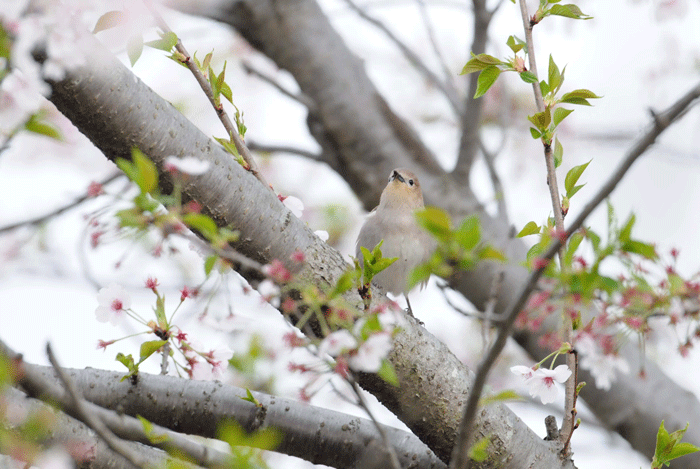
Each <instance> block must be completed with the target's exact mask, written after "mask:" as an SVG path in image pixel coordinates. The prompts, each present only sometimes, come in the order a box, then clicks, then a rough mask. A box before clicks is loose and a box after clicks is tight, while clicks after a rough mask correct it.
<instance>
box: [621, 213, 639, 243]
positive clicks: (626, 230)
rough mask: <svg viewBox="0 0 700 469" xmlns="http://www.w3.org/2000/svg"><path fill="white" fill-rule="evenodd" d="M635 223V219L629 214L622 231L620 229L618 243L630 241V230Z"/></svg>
mask: <svg viewBox="0 0 700 469" xmlns="http://www.w3.org/2000/svg"><path fill="white" fill-rule="evenodd" d="M636 221H637V217H636V216H635V215H634V213H632V214H630V217H629V218H628V219H627V221H626V222H625V224H624V226H623V227H622V229H620V241H622V242H623V243H624V242H626V241H629V240H630V238H631V235H632V228H633V227H634V223H635V222H636Z"/></svg>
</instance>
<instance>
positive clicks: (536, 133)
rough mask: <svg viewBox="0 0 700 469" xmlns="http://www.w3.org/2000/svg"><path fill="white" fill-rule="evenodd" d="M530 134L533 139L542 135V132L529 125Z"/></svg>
mask: <svg viewBox="0 0 700 469" xmlns="http://www.w3.org/2000/svg"><path fill="white" fill-rule="evenodd" d="M530 135H532V138H534V139H535V140H537V139H538V138H540V137H542V133H541V132H540V131H539V130H537V129H536V128H534V127H530Z"/></svg>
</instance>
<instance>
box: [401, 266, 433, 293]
mask: <svg viewBox="0 0 700 469" xmlns="http://www.w3.org/2000/svg"><path fill="white" fill-rule="evenodd" d="M432 273H433V270H432V269H431V268H430V265H428V264H421V265H419V266H418V267H416V268H415V269H413V270H412V271H411V273H409V274H408V279H407V280H406V286H407V288H408V289H409V290H412V289H413V287H415V286H416V285H418V284H419V283H423V282H425V281H427V280H428V279H429V278H430V274H432Z"/></svg>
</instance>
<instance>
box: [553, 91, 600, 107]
mask: <svg viewBox="0 0 700 469" xmlns="http://www.w3.org/2000/svg"><path fill="white" fill-rule="evenodd" d="M600 97H601V96H598V95H596V94H595V93H594V92H592V91H590V90H585V89H580V90H574V91H570V92H568V93H564V94H563V95H562V97H561V99H560V100H559V102H561V103H566V104H578V105H583V106H590V105H591V103H589V102H588V100H589V99H598V98H600Z"/></svg>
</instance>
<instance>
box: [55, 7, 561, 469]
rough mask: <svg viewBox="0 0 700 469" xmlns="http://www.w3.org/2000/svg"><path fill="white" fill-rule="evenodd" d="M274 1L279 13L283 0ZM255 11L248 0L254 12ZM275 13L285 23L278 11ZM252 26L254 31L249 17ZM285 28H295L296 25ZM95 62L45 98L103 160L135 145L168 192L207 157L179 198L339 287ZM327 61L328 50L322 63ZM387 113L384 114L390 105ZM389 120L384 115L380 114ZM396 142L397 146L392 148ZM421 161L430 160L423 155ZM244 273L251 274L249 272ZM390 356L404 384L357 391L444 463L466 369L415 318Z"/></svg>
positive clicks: (257, 247)
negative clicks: (171, 169) (178, 176)
mask: <svg viewBox="0 0 700 469" xmlns="http://www.w3.org/2000/svg"><path fill="white" fill-rule="evenodd" d="M303 3H304V2H302V5H300V3H299V2H295V3H294V7H293V8H289V9H288V11H287V10H286V9H285V11H278V13H285V12H288V13H289V14H290V15H292V16H295V15H301V16H302V17H306V16H307V15H309V14H310V13H313V11H315V10H314V8H316V9H317V6H316V5H315V4H314V3H309V2H306V4H303ZM274 4H275V6H276V7H277V8H282V7H281V6H280V2H279V1H276V2H274ZM260 5H261V4H260V3H257V2H254V3H253V4H252V5H251V6H256V7H258V6H260ZM268 6H269V5H268ZM274 17H275V18H276V19H279V18H284V15H281V16H280V15H274ZM300 19H301V18H300ZM303 21H304V22H306V21H308V18H306V19H303ZM248 24H249V25H254V24H255V21H250V22H249V23H248ZM283 26H284V28H285V29H286V28H290V27H292V28H293V30H294V31H299V28H298V26H299V25H298V24H296V23H295V22H294V21H292V22H291V24H289V23H285V24H284V25H283ZM301 29H302V30H303V29H304V28H301ZM278 32H279V31H278ZM304 34H307V33H306V32H305V33H304ZM313 42H314V43H318V38H317V37H314V39H313ZM324 46H326V47H327V45H326V44H324ZM96 56H97V57H103V58H104V60H101V61H99V62H97V61H89V62H88V64H87V65H86V66H84V67H82V68H80V69H77V70H75V71H72V72H70V73H69V74H68V75H67V76H66V78H65V79H64V80H62V81H61V82H58V83H54V84H53V85H52V88H53V94H52V96H51V100H52V101H53V102H54V104H56V106H57V107H58V109H59V110H60V111H61V112H63V113H64V114H65V115H67V116H68V117H69V119H70V120H71V121H72V122H73V123H74V124H75V125H77V126H78V128H79V129H80V130H81V132H83V133H84V134H85V135H87V136H88V138H90V139H91V140H92V141H93V143H95V145H96V146H97V147H98V148H100V149H101V150H102V151H103V152H104V153H105V155H106V156H107V157H108V158H110V159H114V158H116V157H125V158H129V156H130V152H131V148H132V147H134V146H136V147H138V148H140V149H141V150H142V151H144V153H146V154H147V155H148V156H149V157H150V158H151V159H152V160H153V161H154V163H155V164H156V166H157V167H158V169H159V172H160V176H161V181H162V183H163V184H164V187H163V190H164V191H167V189H168V187H167V181H169V176H168V174H167V172H166V171H165V170H164V168H163V162H164V160H165V158H166V157H167V156H169V155H183V154H188V155H194V156H195V157H196V158H200V159H202V160H205V161H209V162H210V163H211V164H212V168H213V170H211V171H209V172H207V173H205V174H203V175H200V176H193V177H192V178H191V179H190V183H189V184H188V185H187V186H186V187H185V188H184V189H183V195H184V196H185V197H189V198H191V199H194V200H197V201H198V202H199V203H200V204H201V205H202V206H203V207H204V211H206V212H207V213H209V214H211V215H212V216H213V217H214V219H215V220H216V221H217V223H219V224H220V225H222V226H228V225H230V226H233V227H235V228H236V229H237V230H238V231H239V232H240V233H241V237H240V239H239V240H238V241H237V242H235V243H232V245H233V248H234V249H235V250H236V251H238V252H240V253H241V254H243V255H245V256H247V257H249V258H252V259H254V260H256V261H258V262H261V263H268V262H270V261H271V260H273V259H279V260H281V261H282V262H286V263H287V264H288V265H290V266H292V265H293V264H292V262H291V261H290V258H291V256H292V254H293V253H295V252H296V251H299V250H300V251H302V252H304V254H305V258H306V259H307V263H306V264H305V266H304V267H303V268H302V269H301V270H300V271H298V272H296V277H295V278H296V279H297V280H298V281H300V282H310V283H313V284H316V285H318V286H319V288H330V287H331V286H332V285H333V284H334V283H335V281H336V279H338V278H339V276H340V275H341V274H342V273H343V272H344V271H345V269H346V267H347V263H346V261H345V260H344V259H343V257H342V256H341V254H340V253H338V252H337V251H335V250H334V249H332V248H331V247H330V246H328V245H327V244H325V243H323V242H322V241H321V240H320V239H319V238H318V237H317V236H316V235H314V234H313V233H312V232H311V230H310V229H309V228H308V227H307V226H306V225H305V224H304V223H303V222H302V221H301V220H299V219H297V218H296V217H295V216H293V215H292V214H291V212H289V210H287V209H286V208H285V207H284V206H283V205H282V204H281V203H280V201H279V200H278V199H277V197H276V196H275V195H274V194H273V193H272V192H271V191H269V190H267V188H265V187H263V186H262V185H261V184H259V182H258V181H257V180H256V179H255V177H254V176H253V175H251V174H250V173H249V172H247V171H245V170H244V169H243V168H242V167H241V166H240V165H239V164H238V163H236V162H235V161H232V159H231V158H229V157H228V155H227V154H226V153H225V152H224V151H223V150H222V149H221V148H219V147H218V146H216V145H214V144H212V142H211V141H210V140H209V139H208V138H207V137H206V136H205V135H203V134H202V133H201V132H200V131H199V130H198V129H197V128H196V127H194V126H193V125H192V124H191V123H190V122H188V121H187V120H186V119H185V118H184V117H183V116H182V115H181V114H180V113H179V112H177V110H175V109H174V108H173V107H172V106H171V105H170V104H168V103H167V102H165V101H164V100H163V99H162V98H160V97H159V96H157V95H156V94H155V93H153V92H152V91H151V90H150V89H149V88H148V87H147V86H145V85H144V84H143V82H141V81H140V80H137V79H135V78H134V76H133V75H132V74H131V72H130V71H129V70H127V69H126V68H125V67H124V66H123V65H121V63H119V62H118V61H116V59H113V58H110V57H109V56H108V54H107V53H106V52H105V51H104V50H102V49H99V51H98V53H97V54H96ZM327 57H328V54H327V51H326V54H325V58H324V61H325V60H326V59H327ZM382 102H383V101H380V103H382ZM86 103H89V105H86ZM135 103H138V104H139V105H138V106H137V105H135ZM385 105H386V104H385V103H384V106H385ZM385 110H386V111H387V112H389V111H388V108H386V109H385ZM365 114H369V113H365ZM387 115H390V114H386V112H385V113H384V114H382V116H384V117H386V116H387ZM336 118H337V116H336ZM353 118H354V119H357V118H358V116H357V115H355V116H353ZM382 125H384V126H385V127H386V124H382ZM343 130H344V131H346V130H347V128H346V127H344V128H343ZM375 130H376V129H375ZM346 133H347V132H346ZM392 145H397V147H400V146H401V145H400V144H398V143H397V142H395V143H393V144H392ZM397 149H398V148H397ZM374 151H376V149H375V150H374ZM426 157H427V158H430V156H429V154H426ZM427 161H430V160H427ZM378 179H384V177H378ZM243 275H246V278H251V277H250V276H249V274H248V273H244V274H243ZM251 279H252V278H251ZM346 299H347V300H348V301H350V302H351V303H352V304H356V305H357V306H358V307H359V306H360V305H361V299H360V298H359V295H358V294H357V293H356V292H350V293H348V295H347V297H346ZM389 359H390V361H391V362H392V364H393V365H394V367H395V370H396V373H397V376H398V379H399V382H400V383H401V385H400V386H399V387H394V386H392V385H390V384H388V383H386V382H385V381H383V380H382V379H379V378H377V377H376V376H374V375H371V376H367V377H364V378H363V379H362V380H361V385H362V386H363V387H364V388H365V389H366V390H368V391H370V392H372V393H373V394H375V395H376V396H378V397H379V398H380V400H381V401H382V402H383V403H385V405H387V406H388V407H389V408H390V410H392V411H393V412H394V413H396V414H397V416H399V418H401V419H402V420H403V421H404V422H405V423H406V424H407V425H408V426H409V427H410V428H411V429H412V430H413V431H414V432H415V433H416V434H417V435H418V436H419V437H420V438H421V439H422V440H423V441H424V442H425V443H426V444H427V445H428V446H429V447H430V448H431V449H432V450H433V451H434V452H435V453H436V454H437V455H438V456H439V457H441V458H444V459H447V458H448V457H449V452H450V450H451V447H452V441H453V438H454V435H455V432H456V428H457V425H458V423H459V416H460V415H461V409H462V406H463V403H464V402H465V400H466V396H468V393H469V385H468V379H467V376H468V369H467V368H466V367H465V366H464V365H463V364H462V363H461V362H460V361H459V360H458V359H457V358H456V357H455V356H454V355H453V354H452V353H450V352H449V350H448V349H447V348H446V347H445V345H444V344H442V343H441V342H440V341H439V340H437V339H436V338H435V337H433V336H432V335H431V334H429V333H428V332H427V331H425V329H423V328H422V327H420V326H419V325H418V324H417V323H416V322H415V320H411V319H408V320H407V323H406V324H405V325H404V328H403V330H402V332H401V333H399V334H398V335H397V336H396V337H395V339H394V347H393V350H392V352H391V354H390V356H389ZM416 396H421V402H420V403H418V402H416ZM479 427H480V428H481V429H482V431H483V432H484V433H485V434H489V435H491V445H490V446H489V451H490V452H491V456H492V458H493V460H494V461H497V462H498V463H499V464H502V466H501V467H504V468H506V469H507V468H520V467H527V466H529V465H532V464H535V461H539V462H538V464H543V465H546V464H548V463H547V461H549V463H552V464H553V463H554V462H555V461H557V456H556V454H555V453H554V452H553V450H552V447H551V445H550V444H548V443H547V442H543V441H541V440H539V438H538V437H537V436H536V435H535V434H534V433H533V432H532V431H530V430H529V429H528V428H527V427H526V426H525V425H524V424H523V423H522V421H520V420H519V419H518V418H517V417H515V415H514V414H513V413H512V412H511V411H510V410H508V409H507V408H506V407H504V406H501V405H494V406H491V407H489V408H488V409H486V410H485V412H484V413H483V414H482V415H481V419H480V421H479ZM543 467H544V466H543ZM547 467H551V464H550V466H547Z"/></svg>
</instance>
